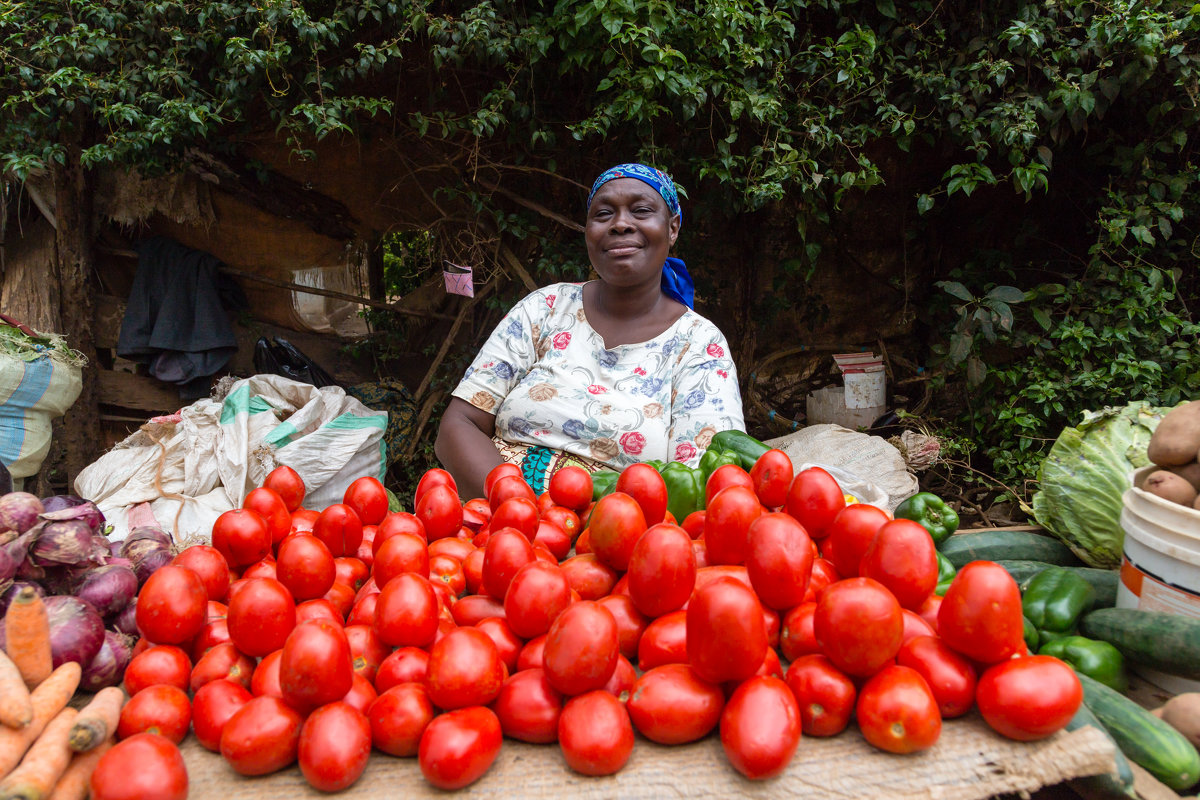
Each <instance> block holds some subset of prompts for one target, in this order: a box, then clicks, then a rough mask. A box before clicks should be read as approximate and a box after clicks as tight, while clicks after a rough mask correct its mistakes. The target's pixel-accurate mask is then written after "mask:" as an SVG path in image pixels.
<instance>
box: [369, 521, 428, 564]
mask: <svg viewBox="0 0 1200 800" xmlns="http://www.w3.org/2000/svg"><path fill="white" fill-rule="evenodd" d="M399 533H409V534H412V535H413V536H416V537H417V538H418V539H420V540H421V541H422V542H428V541H429V536H428V535H427V534H426V533H425V525H424V524H423V523H422V522H421V520H419V519H417V517H416V515H415V514H409V513H408V512H407V511H396V512H394V513H392V514H388V515H387V516H386V517H384V518H383V522H381V523H379V527H378V528H376V529H375V541H374V542H372V543H371V549H372V551H373V552H374V553H375V555H376V556H378V555H379V548H381V547H383V543H384V542H386V541H387V540H388V539H390V538H392V537H393V536H395V535H396V534H399Z"/></svg>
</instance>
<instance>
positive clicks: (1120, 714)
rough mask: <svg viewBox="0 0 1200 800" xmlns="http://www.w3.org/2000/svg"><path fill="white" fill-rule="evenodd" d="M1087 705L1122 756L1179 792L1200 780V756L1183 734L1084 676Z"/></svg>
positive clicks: (1082, 679) (1084, 693)
mask: <svg viewBox="0 0 1200 800" xmlns="http://www.w3.org/2000/svg"><path fill="white" fill-rule="evenodd" d="M1079 682H1080V683H1081V684H1083V702H1084V703H1086V704H1087V707H1088V710H1089V711H1091V712H1092V713H1093V714H1095V715H1096V718H1097V719H1098V720H1100V722H1101V723H1103V725H1104V727H1105V728H1106V729H1107V730H1108V732H1109V734H1110V735H1111V736H1112V738H1113V741H1115V742H1116V743H1117V746H1118V747H1120V748H1121V750H1122V752H1124V753H1125V755H1126V756H1127V757H1128V758H1129V760H1130V761H1133V762H1134V763H1135V764H1138V765H1140V766H1141V767H1143V768H1144V769H1145V770H1146V771H1147V772H1149V773H1150V774H1151V775H1153V776H1154V777H1156V778H1158V779H1159V780H1160V781H1162V782H1163V783H1165V784H1166V785H1167V786H1170V787H1171V788H1172V789H1175V790H1176V791H1183V790H1184V789H1187V788H1188V787H1190V786H1192V785H1193V784H1195V783H1196V781H1197V780H1200V754H1197V753H1196V748H1195V747H1192V743H1191V742H1189V741H1188V740H1187V739H1186V738H1184V736H1183V734H1182V733H1180V732H1179V731H1177V730H1175V729H1174V728H1172V727H1171V726H1170V725H1168V724H1167V723H1165V722H1163V721H1162V720H1161V719H1159V718H1158V717H1156V716H1154V715H1153V714H1151V713H1150V712H1149V711H1147V710H1146V709H1144V708H1142V707H1141V706H1139V705H1138V704H1137V703H1135V702H1134V701H1132V700H1130V699H1129V698H1128V697H1126V696H1125V695H1123V694H1121V693H1120V692H1118V691H1116V690H1115V689H1110V688H1109V687H1107V686H1105V685H1104V684H1103V683H1100V682H1099V681H1097V680H1093V679H1092V678H1089V677H1088V676H1087V675H1083V674H1080V675H1079Z"/></svg>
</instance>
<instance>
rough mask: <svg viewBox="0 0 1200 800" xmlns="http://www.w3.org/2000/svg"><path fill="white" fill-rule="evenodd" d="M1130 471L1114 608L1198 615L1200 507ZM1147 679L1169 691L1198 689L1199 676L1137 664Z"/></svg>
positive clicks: (1148, 470)
mask: <svg viewBox="0 0 1200 800" xmlns="http://www.w3.org/2000/svg"><path fill="white" fill-rule="evenodd" d="M1156 469H1158V467H1155V466H1149V467H1143V468H1142V469H1139V470H1137V471H1135V472H1134V473H1133V475H1132V484H1133V485H1132V486H1131V487H1130V488H1129V489H1126V490H1125V494H1124V495H1123V496H1122V500H1123V501H1124V508H1123V509H1122V510H1121V528H1122V529H1123V530H1124V531H1125V545H1124V552H1123V554H1122V555H1123V558H1122V559H1121V580H1120V583H1119V584H1118V585H1117V607H1118V608H1138V609H1142V610H1144V611H1162V612H1166V613H1169V614H1181V615H1183V616H1187V617H1195V618H1197V619H1200V511H1197V510H1195V509H1192V508H1188V507H1187V506H1182V505H1179V504H1178V503H1172V502H1171V501H1169V500H1164V499H1163V498H1161V497H1158V496H1157V495H1153V494H1150V493H1149V492H1147V491H1144V490H1143V489H1142V488H1141V486H1142V483H1143V482H1144V481H1145V480H1146V476H1147V475H1149V474H1150V473H1151V472H1154V471H1155V470H1156ZM1135 669H1136V671H1137V672H1138V674H1140V675H1141V676H1142V677H1144V678H1145V679H1146V680H1148V681H1150V682H1151V683H1153V684H1155V685H1156V686H1160V687H1162V688H1163V689H1166V690H1167V691H1170V692H1176V693H1182V692H1196V691H1200V681H1194V680H1188V679H1187V678H1180V677H1178V676H1175V675H1167V674H1165V673H1162V672H1158V671H1157V670H1151V669H1146V668H1145V667H1136V668H1135Z"/></svg>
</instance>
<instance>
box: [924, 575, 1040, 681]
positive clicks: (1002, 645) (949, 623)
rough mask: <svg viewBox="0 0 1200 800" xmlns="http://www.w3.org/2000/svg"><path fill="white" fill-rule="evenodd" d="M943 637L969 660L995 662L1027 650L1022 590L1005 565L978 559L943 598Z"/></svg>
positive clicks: (940, 617) (940, 626)
mask: <svg viewBox="0 0 1200 800" xmlns="http://www.w3.org/2000/svg"><path fill="white" fill-rule="evenodd" d="M937 630H938V635H939V636H941V637H942V639H943V640H944V641H945V642H946V644H948V645H950V647H952V648H954V649H955V650H957V651H958V652H960V653H962V654H963V655H964V656H966V657H967V658H971V659H974V660H975V661H979V662H981V663H983V664H995V663H997V662H1000V661H1004V660H1006V659H1009V658H1011V657H1012V656H1014V655H1016V654H1018V653H1024V652H1025V620H1024V617H1023V615H1022V613H1021V590H1020V589H1019V588H1018V587H1017V582H1016V581H1014V580H1013V579H1012V576H1011V575H1009V574H1008V572H1007V571H1005V569H1004V568H1003V567H1001V566H1000V565H999V564H996V563H994V562H991V561H972V562H971V563H970V564H967V565H966V566H964V567H963V568H962V569H960V570H959V571H958V574H957V575H955V576H954V580H953V581H952V582H951V584H950V588H949V589H947V590H946V594H945V596H943V597H942V605H941V608H940V609H939V610H938V624H937Z"/></svg>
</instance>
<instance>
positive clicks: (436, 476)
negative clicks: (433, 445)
mask: <svg viewBox="0 0 1200 800" xmlns="http://www.w3.org/2000/svg"><path fill="white" fill-rule="evenodd" d="M435 486H446V487H449V488H450V490H451V491H453V492H454V493H455V494H458V484H457V483H456V482H455V481H454V476H453V475H451V474H450V473H449V472H447V471H446V470H444V469H441V468H440V467H434V468H432V469H428V470H426V471H425V474H424V475H422V476H421V480H419V481H417V489H416V491H415V492H413V505H414V506H415V505H416V504H417V503H419V502H421V498H422V497H424V496H425V494H426V492H428V491H429V490H430V489H432V488H433V487H435Z"/></svg>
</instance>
